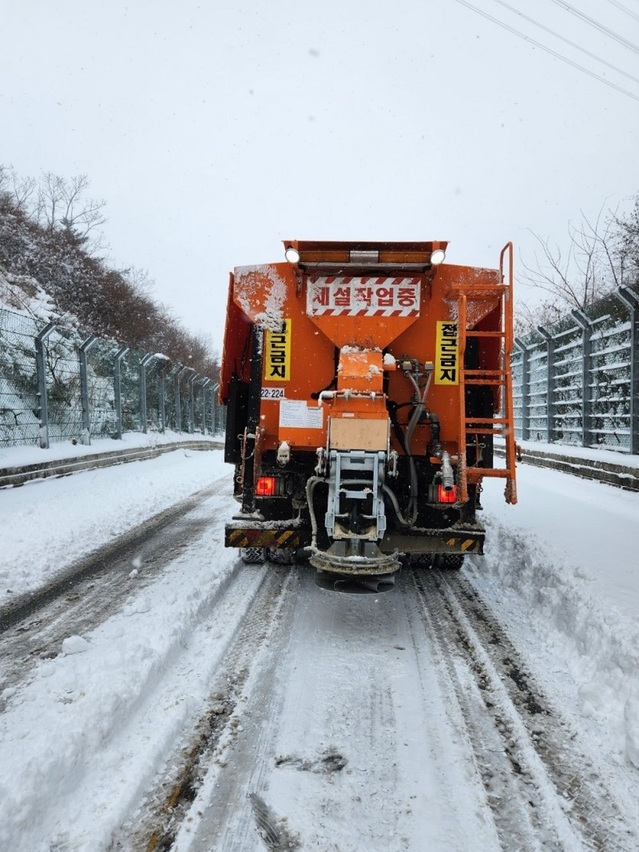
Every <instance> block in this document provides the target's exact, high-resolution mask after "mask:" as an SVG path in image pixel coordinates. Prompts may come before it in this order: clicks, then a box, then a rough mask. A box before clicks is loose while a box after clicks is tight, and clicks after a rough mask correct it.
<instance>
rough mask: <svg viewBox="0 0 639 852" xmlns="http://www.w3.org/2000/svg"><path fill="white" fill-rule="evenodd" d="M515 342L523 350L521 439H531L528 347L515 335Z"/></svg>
mask: <svg viewBox="0 0 639 852" xmlns="http://www.w3.org/2000/svg"><path fill="white" fill-rule="evenodd" d="M513 343H514V344H515V346H516V347H517V349H519V351H520V352H521V440H522V441H529V440H530V409H529V407H528V402H529V400H530V375H529V369H528V347H527V346H526V344H525V343H524V341H523V340H522V339H521V338H519V337H515V339H514V340H513Z"/></svg>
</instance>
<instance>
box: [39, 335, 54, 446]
mask: <svg viewBox="0 0 639 852" xmlns="http://www.w3.org/2000/svg"><path fill="white" fill-rule="evenodd" d="M54 329H55V323H53V322H49V323H47V324H46V325H45V327H44V328H43V329H42V331H41V332H39V333H38V334H37V335H36V337H35V352H36V373H37V376H38V412H39V416H38V420H39V423H40V448H41V449H43V450H48V449H49V406H48V404H47V372H46V364H45V361H44V350H45V345H46V342H47V338H48V337H49V335H50V334H51V332H52V331H53V330H54Z"/></svg>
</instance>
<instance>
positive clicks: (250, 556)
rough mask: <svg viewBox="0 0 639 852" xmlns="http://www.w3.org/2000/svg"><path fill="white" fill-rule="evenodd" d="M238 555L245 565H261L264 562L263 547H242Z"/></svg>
mask: <svg viewBox="0 0 639 852" xmlns="http://www.w3.org/2000/svg"><path fill="white" fill-rule="evenodd" d="M240 556H241V557H242V562H244V564H245V565H261V564H262V563H264V562H266V548H265V547H243V548H241V552H240Z"/></svg>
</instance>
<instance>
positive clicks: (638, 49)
mask: <svg viewBox="0 0 639 852" xmlns="http://www.w3.org/2000/svg"><path fill="white" fill-rule="evenodd" d="M552 2H553V3H554V4H555V5H556V6H561V8H562V9H565V10H566V11H567V12H572V14H573V15H576V16H577V17H578V18H581V20H582V21H585V22H586V23H587V24H590V26H591V27H594V28H595V29H596V30H599V32H600V33H605V34H606V35H608V36H610V38H614V40H615V41H617V42H619V44H622V45H623V46H624V47H627V48H628V49H629V50H634V52H635V53H639V45H636V44H634V43H633V42H631V41H628V39H626V38H624V37H623V36H620V35H618V34H617V33H615V32H613V31H612V30H609V29H608V27H604V25H603V24H600V23H599V21H595V19H594V18H591V17H589V16H588V15H586V14H585V13H584V12H580V11H579V9H575V7H574V6H571V5H570V3H565V2H564V0H552Z"/></svg>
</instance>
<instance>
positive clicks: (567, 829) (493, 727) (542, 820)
mask: <svg viewBox="0 0 639 852" xmlns="http://www.w3.org/2000/svg"><path fill="white" fill-rule="evenodd" d="M413 580H414V584H415V588H416V590H417V593H418V594H419V596H420V598H421V599H422V603H423V610H422V612H423V618H424V622H425V624H426V626H427V629H428V631H429V633H430V634H431V635H432V637H433V639H434V640H435V642H436V646H437V648H438V650H439V654H440V657H441V660H442V663H443V666H444V669H445V670H446V671H447V673H448V677H449V679H450V682H451V685H452V688H453V691H454V693H455V696H456V700H457V703H458V705H459V707H460V709H461V711H462V713H463V715H464V717H465V722H466V726H467V730H468V735H469V737H470V740H471V742H472V746H473V749H474V752H475V759H476V762H477V765H478V769H479V772H480V775H481V778H482V781H483V783H484V787H485V790H486V796H487V802H488V804H489V806H490V808H491V809H492V812H493V818H494V820H495V824H496V826H497V829H498V832H499V836H500V840H501V842H502V845H503V848H504V849H512V848H517V849H522V850H528V849H531V850H532V849H547V848H556V849H566V850H573V849H575V850H576V849H592V850H602V852H604V850H608V849H611V848H614V849H617V850H628V852H631V850H634V849H636V848H637V844H638V841H637V836H636V834H635V833H634V830H633V829H632V828H631V827H629V826H627V825H625V824H624V817H623V814H622V813H621V810H620V808H619V807H618V806H617V805H616V803H615V802H614V801H613V800H612V798H611V795H610V792H609V791H608V790H607V788H606V786H605V784H604V783H603V782H602V780H601V779H600V778H599V776H598V773H597V771H596V768H595V767H594V765H593V762H592V760H591V759H590V758H588V757H586V756H585V755H583V754H581V753H579V751H578V750H577V749H576V748H575V746H574V745H573V744H572V739H573V737H574V732H573V731H571V730H570V729H569V728H568V726H567V725H566V723H565V722H564V721H563V720H562V718H561V716H560V714H559V712H558V711H557V709H556V708H555V707H553V706H552V704H551V702H550V701H549V699H548V698H547V697H546V696H545V695H544V694H543V692H542V691H541V690H540V689H539V687H538V686H537V685H536V684H535V682H534V680H533V678H532V677H531V675H530V674H529V673H528V672H527V671H526V667H525V665H524V664H523V662H522V660H521V659H520V657H519V655H518V653H517V651H516V649H515V647H514V646H513V644H512V642H511V641H510V639H509V638H508V636H507V634H506V632H505V631H504V629H503V628H502V627H501V626H500V625H499V624H498V622H497V620H496V619H495V617H494V616H493V615H492V613H491V612H490V610H489V608H488V607H487V606H486V604H485V603H484V602H483V600H482V599H481V597H480V595H479V594H478V592H477V591H476V590H475V589H474V587H473V586H472V584H471V583H470V582H469V581H468V580H467V579H466V578H465V577H464V575H463V574H451V573H448V572H440V571H430V572H421V573H417V572H416V573H414V575H413Z"/></svg>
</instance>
